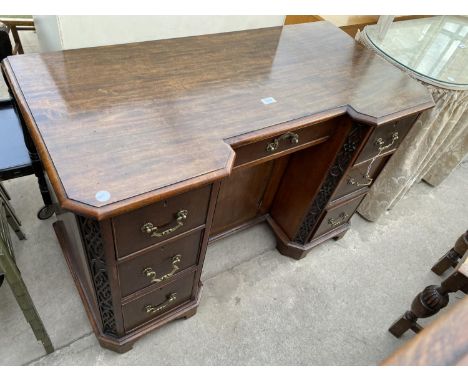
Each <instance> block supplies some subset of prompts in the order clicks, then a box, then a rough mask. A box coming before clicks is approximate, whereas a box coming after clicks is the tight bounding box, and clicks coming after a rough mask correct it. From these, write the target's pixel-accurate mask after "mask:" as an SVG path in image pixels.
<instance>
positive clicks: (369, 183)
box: [348, 169, 374, 187]
mask: <svg viewBox="0 0 468 382" xmlns="http://www.w3.org/2000/svg"><path fill="white" fill-rule="evenodd" d="M369 170H370V169H369ZM363 179H365V180H366V182H365V183H360V182H358V181H357V180H356V179H355V178H349V179H348V184H350V185H353V186H356V187H364V186H370V185H371V183H372V182H373V181H374V179H372V178H371V177H370V176H369V174H366V175H364V176H363Z"/></svg>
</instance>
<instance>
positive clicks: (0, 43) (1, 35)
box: [0, 24, 13, 61]
mask: <svg viewBox="0 0 468 382" xmlns="http://www.w3.org/2000/svg"><path fill="white" fill-rule="evenodd" d="M12 54H13V48H12V46H11V41H10V35H9V34H8V28H7V27H6V26H4V25H1V24H0V61H2V60H3V59H4V58H5V57H6V56H11V55H12Z"/></svg>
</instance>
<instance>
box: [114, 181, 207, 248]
mask: <svg viewBox="0 0 468 382" xmlns="http://www.w3.org/2000/svg"><path fill="white" fill-rule="evenodd" d="M210 191H211V185H208V186H205V187H202V188H199V189H196V190H193V191H189V192H186V193H184V194H180V195H177V196H174V197H173V198H170V199H166V200H163V201H161V202H157V203H154V204H151V205H149V206H147V207H143V208H140V209H139V210H136V211H133V212H130V213H127V214H124V215H120V216H117V217H115V218H113V219H112V225H113V228H114V237H115V245H116V252H117V257H123V256H126V255H129V254H131V253H132V252H136V251H138V250H140V249H144V248H146V247H149V246H151V245H153V244H157V243H159V242H162V241H164V240H166V239H168V238H170V237H173V236H175V235H178V234H179V233H182V232H185V231H188V230H190V229H192V228H195V227H198V226H200V225H202V224H205V221H206V215H207V212H208V204H209V200H210Z"/></svg>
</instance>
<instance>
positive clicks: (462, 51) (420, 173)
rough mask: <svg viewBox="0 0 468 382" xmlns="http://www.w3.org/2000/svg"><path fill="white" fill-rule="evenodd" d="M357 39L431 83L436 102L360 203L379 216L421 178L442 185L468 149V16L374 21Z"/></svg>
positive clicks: (367, 214)
mask: <svg viewBox="0 0 468 382" xmlns="http://www.w3.org/2000/svg"><path fill="white" fill-rule="evenodd" d="M356 40H357V41H359V42H360V43H361V44H363V45H364V46H366V47H367V48H369V49H371V50H373V51H374V52H375V53H376V54H378V55H379V56H381V57H382V58H384V59H385V60H387V61H389V62H390V63H392V64H393V65H395V66H397V67H398V68H400V69H401V70H403V71H405V72H406V73H407V74H408V75H409V76H411V77H413V78H414V79H416V80H418V81H419V82H421V83H422V84H423V85H425V86H426V88H427V89H428V90H429V91H430V92H431V94H432V97H433V99H434V102H435V107H434V108H433V109H431V110H428V111H425V112H423V113H422V114H421V115H420V116H419V118H418V120H417V121H416V123H415V124H416V125H415V127H414V128H413V129H411V131H410V133H409V134H408V135H407V137H406V138H405V140H404V141H403V142H402V144H401V146H400V148H399V150H397V152H396V153H395V154H394V155H393V156H392V158H391V159H390V160H389V162H388V163H387V165H386V166H385V168H384V169H383V171H382V172H381V174H380V176H379V177H378V178H377V179H376V181H375V182H374V184H373V185H372V187H371V190H370V192H369V194H368V195H367V196H366V198H365V199H364V200H363V202H362V203H361V205H360V206H359V209H358V212H359V213H360V215H361V216H363V217H364V218H366V219H367V220H370V221H375V220H377V219H378V218H379V217H380V216H381V215H382V214H383V213H384V212H385V211H387V210H390V209H392V208H393V207H394V206H395V205H396V204H397V202H398V201H399V200H400V199H401V198H402V197H403V196H404V195H405V194H406V192H407V191H408V190H409V189H410V188H411V186H412V185H413V184H414V183H415V182H419V181H420V180H424V181H426V182H427V183H429V184H430V185H432V186H437V185H438V184H440V183H441V182H442V181H443V180H444V179H445V178H446V177H447V176H448V175H449V174H450V173H451V172H452V170H453V169H454V168H455V167H457V165H458V164H459V163H460V162H461V161H462V160H463V159H464V158H465V156H466V155H467V153H468V17H464V16H436V17H425V18H419V19H413V20H405V21H398V22H393V23H391V24H390V25H389V26H387V27H386V26H385V25H384V24H383V23H382V24H380V23H379V24H376V25H369V26H366V27H365V28H364V30H363V31H362V32H358V34H357V35H356ZM382 84H383V86H385V78H383V79H382Z"/></svg>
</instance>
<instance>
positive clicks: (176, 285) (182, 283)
mask: <svg viewBox="0 0 468 382" xmlns="http://www.w3.org/2000/svg"><path fill="white" fill-rule="evenodd" d="M194 281H195V273H194V272H190V273H189V274H188V275H185V276H183V277H181V278H179V279H177V280H175V281H173V282H171V283H169V284H166V285H165V286H163V287H161V288H160V289H158V290H156V291H154V292H151V293H148V294H146V295H144V296H142V297H139V298H137V299H135V300H132V301H130V302H128V303H126V304H124V305H122V315H123V321H124V327H125V330H131V329H134V328H135V327H137V326H138V325H141V324H144V323H145V322H147V321H150V320H152V319H154V318H155V317H158V316H161V315H162V314H164V313H167V312H168V311H170V310H172V309H174V308H176V307H177V306H179V305H181V304H183V303H184V302H187V301H188V300H190V296H191V294H192V288H193V283H194Z"/></svg>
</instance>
